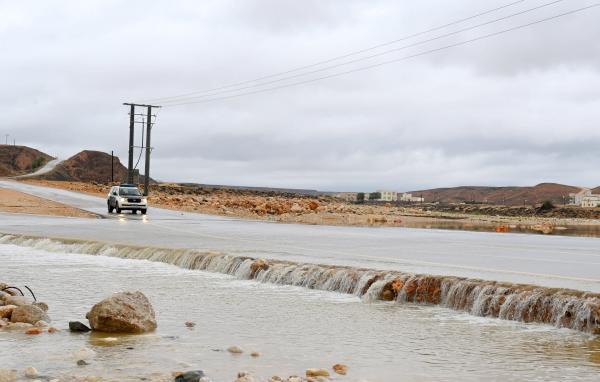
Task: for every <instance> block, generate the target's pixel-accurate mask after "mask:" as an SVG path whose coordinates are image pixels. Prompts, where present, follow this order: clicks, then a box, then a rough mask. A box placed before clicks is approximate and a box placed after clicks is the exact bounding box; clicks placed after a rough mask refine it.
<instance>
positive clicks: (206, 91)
mask: <svg viewBox="0 0 600 382" xmlns="http://www.w3.org/2000/svg"><path fill="white" fill-rule="evenodd" d="M525 1H526V0H518V1H515V2H511V3H508V4H505V5H502V6H499V7H496V8H493V9H489V10H487V11H483V12H480V13H477V14H475V15H472V16H469V17H465V18H462V19H460V20H455V21H452V22H449V23H446V24H444V25H440V26H437V27H433V28H430V29H427V30H424V31H421V32H417V33H413V34H410V35H407V36H404V37H400V38H398V39H395V40H391V41H388V42H384V43H381V44H378V45H374V46H371V47H368V48H364V49H361V50H357V51H354V52H350V53H346V54H344V55H341V56H336V57H333V58H330V59H327V60H323V61H319V62H315V63H313V64H309V65H304V66H300V67H297V68H294V69H290V70H286V71H283V72H278V73H275V74H270V75H266V76H262V77H258V78H254V79H251V80H245V81H241V82H236V83H233V84H229V85H224V86H220V87H216V88H212V89H207V90H201V91H194V92H190V93H184V94H179V95H173V96H167V97H160V98H154V99H148V100H144V101H143V102H141V103H150V102H168V101H167V100H169V99H172V98H185V97H189V96H193V95H199V94H204V93H210V92H213V91H217V90H223V89H227V88H231V87H236V86H240V85H245V84H249V83H252V82H257V81H262V80H265V79H269V78H273V77H279V76H282V75H285V74H290V73H294V72H297V71H300V70H304V69H310V68H314V67H316V66H319V65H323V64H328V63H331V62H334V61H337V60H341V59H344V58H348V57H352V56H355V55H358V54H361V53H365V52H369V51H372V50H375V49H378V48H382V47H384V46H389V45H392V44H395V43H397V42H401V41H405V40H409V39H411V38H414V37H418V36H422V35H424V34H427V33H431V32H435V31H438V30H441V29H445V28H448V27H450V26H454V25H458V24H462V23H464V22H465V21H469V20H472V19H475V18H478V17H481V16H485V15H488V14H490V13H494V12H497V11H500V10H503V9H505V8H509V7H512V6H514V5H516V4H520V3H523V2H525Z"/></svg>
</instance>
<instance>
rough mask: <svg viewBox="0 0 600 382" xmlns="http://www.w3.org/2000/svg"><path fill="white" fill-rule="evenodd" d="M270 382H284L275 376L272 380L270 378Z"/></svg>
mask: <svg viewBox="0 0 600 382" xmlns="http://www.w3.org/2000/svg"><path fill="white" fill-rule="evenodd" d="M268 382H283V379H282V378H281V377H280V376H278V375H274V376H272V377H271V378H269V381H268Z"/></svg>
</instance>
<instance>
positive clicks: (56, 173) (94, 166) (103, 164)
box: [39, 150, 127, 183]
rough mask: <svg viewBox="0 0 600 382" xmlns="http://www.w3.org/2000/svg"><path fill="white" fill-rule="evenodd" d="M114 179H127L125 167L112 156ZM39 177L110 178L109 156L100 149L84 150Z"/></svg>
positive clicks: (95, 179) (56, 178) (92, 179)
mask: <svg viewBox="0 0 600 382" xmlns="http://www.w3.org/2000/svg"><path fill="white" fill-rule="evenodd" d="M113 160H114V174H115V175H114V176H115V181H116V182H120V181H125V180H126V179H127V168H126V167H125V166H123V165H122V164H121V161H120V160H119V158H118V157H114V159H113ZM39 178H41V179H48V180H62V181H76V182H101V183H106V182H110V180H111V156H110V154H107V153H103V152H101V151H92V150H84V151H82V152H80V153H77V154H75V155H73V156H72V157H70V158H69V159H67V160H65V161H63V162H62V163H60V164H58V165H57V166H56V168H55V169H54V170H52V171H50V172H49V173H47V174H44V175H41V176H40V177H39Z"/></svg>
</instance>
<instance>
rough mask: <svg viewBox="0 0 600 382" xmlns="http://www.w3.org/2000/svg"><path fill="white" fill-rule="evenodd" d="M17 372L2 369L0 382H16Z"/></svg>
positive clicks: (0, 370)
mask: <svg viewBox="0 0 600 382" xmlns="http://www.w3.org/2000/svg"><path fill="white" fill-rule="evenodd" d="M16 380H17V372H16V371H14V370H8V369H0V382H15V381H16Z"/></svg>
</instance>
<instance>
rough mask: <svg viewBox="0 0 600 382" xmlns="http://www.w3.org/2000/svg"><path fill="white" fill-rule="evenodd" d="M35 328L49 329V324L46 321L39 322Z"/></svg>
mask: <svg viewBox="0 0 600 382" xmlns="http://www.w3.org/2000/svg"><path fill="white" fill-rule="evenodd" d="M33 326H37V327H38V328H46V327H48V323H47V322H46V321H38V322H36V323H35V324H33Z"/></svg>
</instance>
